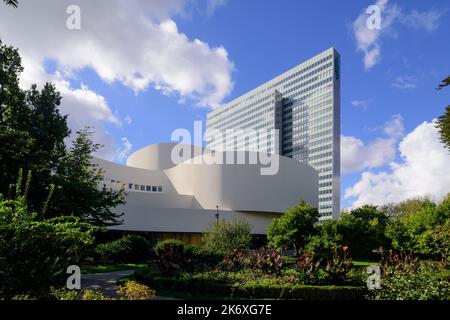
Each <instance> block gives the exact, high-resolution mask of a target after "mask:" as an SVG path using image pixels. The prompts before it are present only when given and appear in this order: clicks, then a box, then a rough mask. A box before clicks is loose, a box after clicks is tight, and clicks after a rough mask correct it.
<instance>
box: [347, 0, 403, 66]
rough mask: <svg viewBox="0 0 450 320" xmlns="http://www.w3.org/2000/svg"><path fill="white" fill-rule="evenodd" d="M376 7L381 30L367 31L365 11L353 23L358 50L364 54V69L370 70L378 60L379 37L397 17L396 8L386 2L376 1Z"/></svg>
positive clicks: (382, 0)
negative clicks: (378, 9) (379, 11)
mask: <svg viewBox="0 0 450 320" xmlns="http://www.w3.org/2000/svg"><path fill="white" fill-rule="evenodd" d="M375 5H377V6H378V7H379V8H380V10H381V29H376V28H373V29H369V28H368V27H367V19H368V17H369V15H367V14H366V12H365V10H364V12H363V13H361V14H360V15H359V16H358V17H357V18H356V20H355V21H354V23H353V34H354V36H355V39H356V43H357V48H358V50H360V51H362V52H364V67H365V68H366V70H369V69H371V68H372V67H373V66H374V65H375V64H376V63H377V62H378V61H379V59H380V54H381V51H380V36H381V35H382V33H386V32H387V31H388V30H390V27H391V25H392V23H393V22H394V20H395V18H396V17H397V15H398V8H397V6H395V5H394V6H389V5H388V0H378V1H377V2H376V3H375Z"/></svg>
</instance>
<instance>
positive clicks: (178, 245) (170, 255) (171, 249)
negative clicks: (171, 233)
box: [155, 240, 185, 275]
mask: <svg viewBox="0 0 450 320" xmlns="http://www.w3.org/2000/svg"><path fill="white" fill-rule="evenodd" d="M155 252H156V255H157V257H158V263H159V268H160V270H161V273H163V274H165V275H177V274H178V273H179V272H180V271H182V268H183V266H184V264H185V257H184V245H183V243H182V242H181V241H178V240H164V241H160V242H158V243H157V244H156V246H155Z"/></svg>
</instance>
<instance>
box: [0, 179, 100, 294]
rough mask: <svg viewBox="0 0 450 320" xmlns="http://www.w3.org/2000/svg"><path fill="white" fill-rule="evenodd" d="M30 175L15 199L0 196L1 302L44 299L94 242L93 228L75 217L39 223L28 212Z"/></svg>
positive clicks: (19, 180)
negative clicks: (23, 297) (25, 297)
mask: <svg viewBox="0 0 450 320" xmlns="http://www.w3.org/2000/svg"><path fill="white" fill-rule="evenodd" d="M30 184H31V174H29V175H28V176H27V179H26V183H25V185H23V178H22V174H21V173H20V174H19V178H18V181H17V183H16V192H15V196H14V198H13V199H6V198H5V197H4V196H3V195H2V194H0V298H2V297H3V298H11V297H12V296H14V295H17V294H28V295H31V296H33V297H41V296H43V297H45V296H46V295H47V294H48V293H49V291H50V287H51V286H59V285H62V283H64V279H65V278H66V277H67V275H66V273H65V271H66V268H67V267H68V266H69V265H72V264H79V263H80V261H81V259H82V257H83V254H84V252H85V249H86V247H87V246H88V245H90V244H92V242H93V232H94V228H93V227H92V226H91V225H89V224H86V223H83V222H81V221H80V220H79V219H78V218H75V217H58V218H54V219H38V216H39V215H38V214H37V213H32V212H30V211H29V209H28V208H27V203H26V199H27V197H28V192H29V186H30Z"/></svg>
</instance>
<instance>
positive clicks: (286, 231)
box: [267, 201, 319, 255]
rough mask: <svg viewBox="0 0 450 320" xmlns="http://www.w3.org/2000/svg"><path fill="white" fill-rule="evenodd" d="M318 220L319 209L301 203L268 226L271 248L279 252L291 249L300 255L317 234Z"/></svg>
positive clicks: (303, 202)
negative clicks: (311, 238) (310, 239)
mask: <svg viewBox="0 0 450 320" xmlns="http://www.w3.org/2000/svg"><path fill="white" fill-rule="evenodd" d="M318 220H319V213H318V211H317V209H316V208H313V207H312V206H310V205H309V204H307V203H306V202H305V201H301V202H300V203H298V204H297V205H295V206H294V207H292V208H290V209H289V210H287V211H286V213H284V214H283V215H282V216H281V217H279V218H276V219H274V220H273V221H272V223H271V224H270V225H269V226H268V229H267V239H268V240H269V246H271V247H273V248H276V249H279V250H282V249H284V248H287V247H291V248H293V249H294V250H295V252H296V254H297V255H299V254H300V252H301V251H302V250H303V248H304V247H305V245H306V244H307V243H308V240H309V238H310V237H311V236H313V235H315V234H316V233H317V230H316V228H315V227H314V225H315V223H316V222H317V221H318Z"/></svg>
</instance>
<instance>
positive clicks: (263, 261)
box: [247, 248, 283, 275]
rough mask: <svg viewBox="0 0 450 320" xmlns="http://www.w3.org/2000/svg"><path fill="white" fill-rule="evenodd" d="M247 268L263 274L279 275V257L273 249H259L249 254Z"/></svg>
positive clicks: (280, 264) (280, 265) (280, 263)
mask: <svg viewBox="0 0 450 320" xmlns="http://www.w3.org/2000/svg"><path fill="white" fill-rule="evenodd" d="M249 260H250V261H249V263H250V264H248V265H247V267H249V268H252V269H254V270H258V271H261V272H262V273H265V274H276V275H280V274H281V267H282V266H283V263H282V262H281V255H280V254H279V253H278V252H277V251H276V250H273V249H266V248H261V249H259V250H253V251H251V252H250V259H249Z"/></svg>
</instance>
